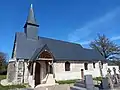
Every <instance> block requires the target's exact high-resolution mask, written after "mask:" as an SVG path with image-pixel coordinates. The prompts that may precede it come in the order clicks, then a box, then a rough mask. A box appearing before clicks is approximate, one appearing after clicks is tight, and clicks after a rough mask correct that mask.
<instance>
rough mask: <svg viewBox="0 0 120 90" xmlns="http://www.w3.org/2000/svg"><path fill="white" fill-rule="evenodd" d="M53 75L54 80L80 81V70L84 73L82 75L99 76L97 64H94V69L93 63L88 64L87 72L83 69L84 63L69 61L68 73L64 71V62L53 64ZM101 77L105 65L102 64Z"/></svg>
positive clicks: (105, 67)
mask: <svg viewBox="0 0 120 90" xmlns="http://www.w3.org/2000/svg"><path fill="white" fill-rule="evenodd" d="M53 66H54V73H55V79H56V80H70V79H81V78H82V76H81V69H83V71H84V75H86V74H91V75H92V76H93V77H99V76H100V70H99V64H98V62H96V63H95V68H94V67H93V63H92V62H91V63H88V70H85V68H84V62H81V61H80V62H79V61H70V71H65V61H58V62H55V63H54V65H53ZM102 71H104V72H103V75H106V73H107V72H106V71H107V63H104V64H103V69H102Z"/></svg>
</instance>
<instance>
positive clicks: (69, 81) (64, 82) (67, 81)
mask: <svg viewBox="0 0 120 90" xmlns="http://www.w3.org/2000/svg"><path fill="white" fill-rule="evenodd" d="M75 82H76V80H63V81H56V83H58V84H74V83H75Z"/></svg>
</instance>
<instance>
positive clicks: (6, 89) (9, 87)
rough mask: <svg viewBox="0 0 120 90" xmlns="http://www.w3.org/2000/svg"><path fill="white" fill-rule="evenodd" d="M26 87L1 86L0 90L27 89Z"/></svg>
mask: <svg viewBox="0 0 120 90" xmlns="http://www.w3.org/2000/svg"><path fill="white" fill-rule="evenodd" d="M25 87H26V86H25V85H8V86H2V85H0V90H9V89H15V88H25Z"/></svg>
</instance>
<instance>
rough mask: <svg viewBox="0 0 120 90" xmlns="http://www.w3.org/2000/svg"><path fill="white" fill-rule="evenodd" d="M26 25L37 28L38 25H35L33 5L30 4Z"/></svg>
mask: <svg viewBox="0 0 120 90" xmlns="http://www.w3.org/2000/svg"><path fill="white" fill-rule="evenodd" d="M26 24H32V25H35V26H38V24H37V23H36V19H35V14H34V10H33V4H31V7H30V10H29V14H28V17H27V21H26ZM26 24H25V26H26ZM25 26H24V27H25Z"/></svg>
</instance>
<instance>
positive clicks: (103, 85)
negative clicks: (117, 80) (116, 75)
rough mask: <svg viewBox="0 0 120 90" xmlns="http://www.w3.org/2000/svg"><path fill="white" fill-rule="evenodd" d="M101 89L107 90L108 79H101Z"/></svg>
mask: <svg viewBox="0 0 120 90" xmlns="http://www.w3.org/2000/svg"><path fill="white" fill-rule="evenodd" d="M102 88H103V89H109V82H108V78H103V79H102Z"/></svg>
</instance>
